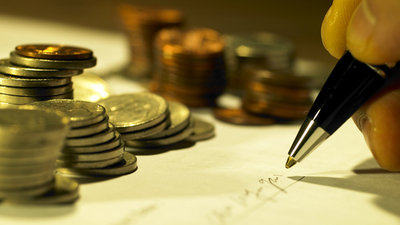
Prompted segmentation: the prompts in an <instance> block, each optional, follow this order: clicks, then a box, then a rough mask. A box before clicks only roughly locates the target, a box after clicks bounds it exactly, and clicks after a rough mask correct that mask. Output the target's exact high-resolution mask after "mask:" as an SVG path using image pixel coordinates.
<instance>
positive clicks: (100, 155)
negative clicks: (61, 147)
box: [59, 142, 125, 162]
mask: <svg viewBox="0 0 400 225" xmlns="http://www.w3.org/2000/svg"><path fill="white" fill-rule="evenodd" d="M124 151H125V144H124V143H123V142H122V143H121V145H120V146H118V147H116V148H114V149H111V150H107V151H103V152H92V153H81V154H77V153H74V154H66V153H62V154H61V155H60V157H59V159H60V160H64V161H73V162H92V161H101V160H108V159H112V158H115V157H118V156H120V155H122V154H124Z"/></svg>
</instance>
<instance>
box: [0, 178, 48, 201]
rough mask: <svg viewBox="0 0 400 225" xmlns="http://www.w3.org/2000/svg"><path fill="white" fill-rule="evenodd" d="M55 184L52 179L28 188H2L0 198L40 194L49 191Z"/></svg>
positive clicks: (26, 196)
mask: <svg viewBox="0 0 400 225" xmlns="http://www.w3.org/2000/svg"><path fill="white" fill-rule="evenodd" d="M54 185H55V182H54V180H51V181H50V182H47V183H45V184H41V185H38V186H32V187H28V188H11V189H0V198H1V199H11V198H12V199H16V198H28V197H34V196H39V195H42V194H44V193H46V192H47V191H49V190H50V189H51V188H53V187H54ZM3 201H4V200H3Z"/></svg>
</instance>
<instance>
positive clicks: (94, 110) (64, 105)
mask: <svg viewBox="0 0 400 225" xmlns="http://www.w3.org/2000/svg"><path fill="white" fill-rule="evenodd" d="M30 105H34V106H37V107H40V108H42V109H48V110H52V111H60V112H62V113H63V114H64V115H65V116H67V117H68V118H69V119H70V126H71V127H72V128H78V127H85V126H89V125H93V124H96V123H99V122H101V121H103V120H104V119H105V118H106V109H105V108H104V107H103V106H101V105H99V104H97V103H93V102H86V101H79V100H69V99H54V100H49V101H41V102H33V103H30Z"/></svg>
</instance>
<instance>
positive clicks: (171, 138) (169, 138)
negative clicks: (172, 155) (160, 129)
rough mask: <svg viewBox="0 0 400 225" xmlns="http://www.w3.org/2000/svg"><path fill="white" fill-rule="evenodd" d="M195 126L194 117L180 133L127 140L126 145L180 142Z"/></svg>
mask: <svg viewBox="0 0 400 225" xmlns="http://www.w3.org/2000/svg"><path fill="white" fill-rule="evenodd" d="M193 127H194V119H192V120H191V121H190V123H189V125H187V127H186V128H185V129H184V130H182V131H181V132H179V133H176V134H173V135H171V136H167V137H162V138H157V139H145V140H140V139H139V140H134V141H125V143H126V145H127V146H129V147H136V148H154V147H162V146H168V145H172V144H175V143H178V142H180V141H182V140H185V139H186V138H187V137H189V136H190V135H191V134H192V132H193Z"/></svg>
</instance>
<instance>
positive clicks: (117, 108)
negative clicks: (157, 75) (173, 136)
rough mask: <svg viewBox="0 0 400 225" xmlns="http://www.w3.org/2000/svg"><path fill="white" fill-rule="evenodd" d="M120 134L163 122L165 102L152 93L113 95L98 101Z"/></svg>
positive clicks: (166, 105) (165, 113)
mask: <svg viewBox="0 0 400 225" xmlns="http://www.w3.org/2000/svg"><path fill="white" fill-rule="evenodd" d="M98 103H99V104H100V105H103V106H104V107H105V108H106V110H107V114H108V116H109V117H110V122H111V123H113V124H114V125H115V127H116V130H117V131H118V132H120V133H126V132H134V131H139V130H143V129H146V128H149V127H152V126H154V125H157V124H159V123H160V122H161V121H164V120H165V118H166V117H167V115H168V103H167V101H166V100H165V99H164V98H163V97H161V96H159V95H157V94H153V93H149V92H141V93H133V94H123V95H113V96H110V97H108V98H106V99H101V100H100V101H98Z"/></svg>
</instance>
